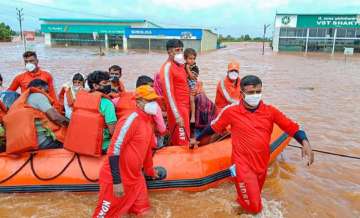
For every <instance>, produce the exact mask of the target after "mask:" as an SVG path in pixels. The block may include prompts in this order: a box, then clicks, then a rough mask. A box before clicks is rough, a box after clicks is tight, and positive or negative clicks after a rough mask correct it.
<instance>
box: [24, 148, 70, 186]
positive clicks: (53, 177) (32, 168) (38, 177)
mask: <svg viewBox="0 0 360 218" xmlns="http://www.w3.org/2000/svg"><path fill="white" fill-rule="evenodd" d="M34 156H35V155H33V156H32V157H31V159H30V167H31V171H32V173H33V174H34V176H35V177H36V178H37V179H38V180H42V181H49V180H53V179H56V178H57V177H59V176H60V175H61V174H63V173H64V172H65V170H66V169H67V168H68V167H69V166H70V164H71V163H72V162H73V161H74V159H75V157H76V154H74V155H73V157H72V158H71V159H70V161H69V162H68V163H67V164H66V165H65V167H64V168H63V169H62V170H61V171H60V172H59V173H58V174H56V175H55V176H52V177H49V178H44V177H40V176H39V175H38V174H37V173H36V171H35V168H34V158H33V157H34Z"/></svg>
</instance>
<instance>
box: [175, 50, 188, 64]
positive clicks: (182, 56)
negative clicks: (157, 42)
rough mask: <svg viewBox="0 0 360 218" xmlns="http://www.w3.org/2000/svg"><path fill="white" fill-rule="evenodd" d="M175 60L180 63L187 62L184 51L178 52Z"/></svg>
mask: <svg viewBox="0 0 360 218" xmlns="http://www.w3.org/2000/svg"><path fill="white" fill-rule="evenodd" d="M174 61H175V62H176V63H178V64H185V58H184V54H183V53H179V54H176V55H175V57H174Z"/></svg>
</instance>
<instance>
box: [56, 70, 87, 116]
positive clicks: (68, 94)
mask: <svg viewBox="0 0 360 218" xmlns="http://www.w3.org/2000/svg"><path fill="white" fill-rule="evenodd" d="M84 88H85V76H84V75H82V74H81V73H76V74H74V76H73V78H72V85H68V84H65V85H63V88H62V90H61V92H60V94H59V99H60V101H61V103H63V104H64V111H65V117H66V118H68V119H70V117H71V114H72V107H73V104H74V101H75V99H76V94H77V93H78V91H79V90H81V89H84Z"/></svg>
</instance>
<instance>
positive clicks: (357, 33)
mask: <svg viewBox="0 0 360 218" xmlns="http://www.w3.org/2000/svg"><path fill="white" fill-rule="evenodd" d="M355 37H356V38H360V28H358V29H356V34H355Z"/></svg>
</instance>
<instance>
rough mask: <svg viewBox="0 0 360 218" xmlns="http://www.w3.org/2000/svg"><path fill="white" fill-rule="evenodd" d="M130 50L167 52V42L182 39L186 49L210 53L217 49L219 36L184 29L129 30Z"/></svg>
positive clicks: (126, 34) (128, 45) (128, 42)
mask: <svg viewBox="0 0 360 218" xmlns="http://www.w3.org/2000/svg"><path fill="white" fill-rule="evenodd" d="M125 36H126V38H127V48H128V49H146V50H166V47H165V46H166V41H168V40H169V39H181V41H183V43H184V47H185V48H193V49H195V50H196V51H210V50H215V49H216V48H217V35H216V34H215V33H213V32H211V31H210V30H204V29H183V28H127V29H126V30H125Z"/></svg>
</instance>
